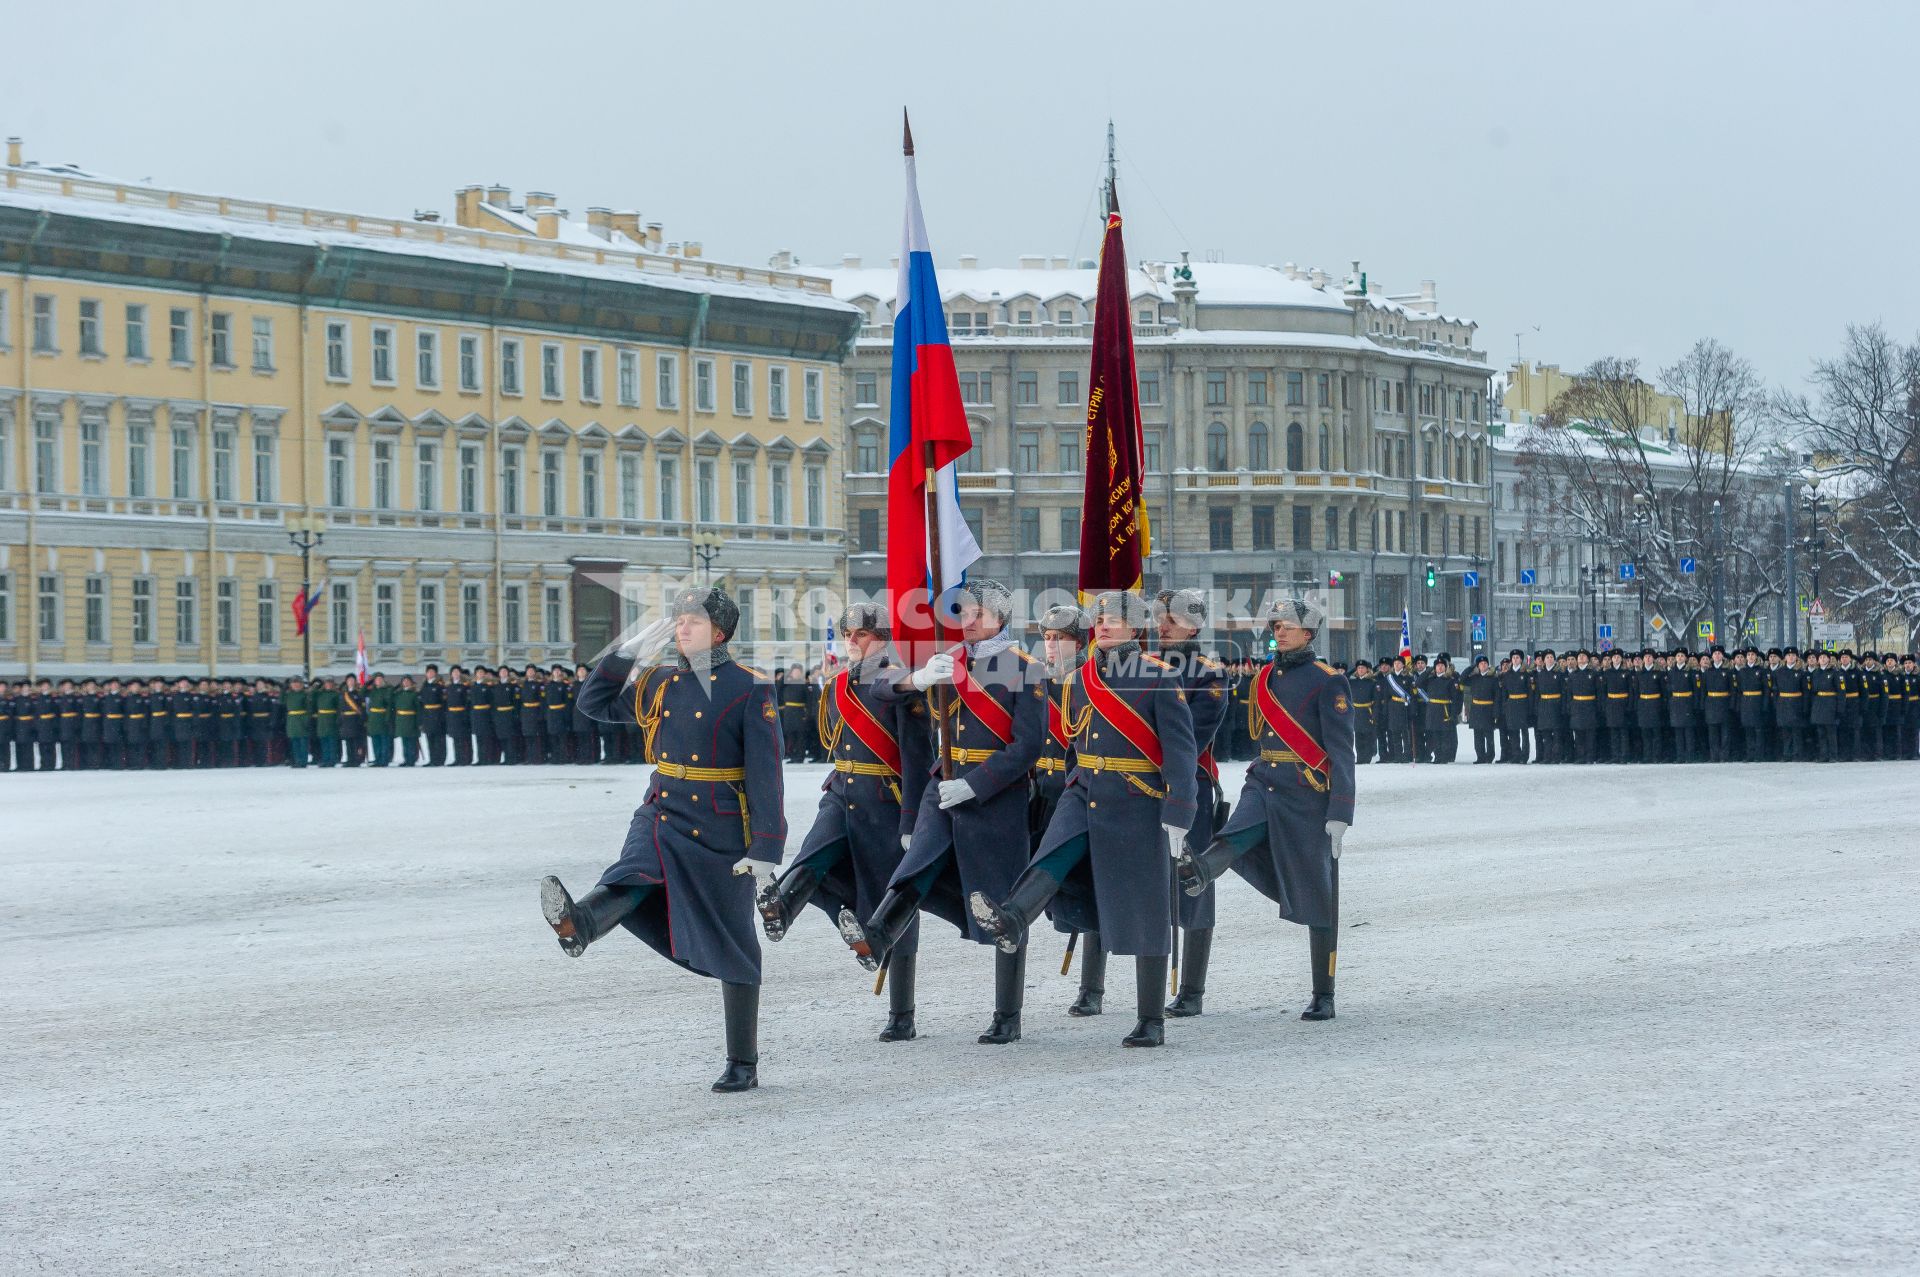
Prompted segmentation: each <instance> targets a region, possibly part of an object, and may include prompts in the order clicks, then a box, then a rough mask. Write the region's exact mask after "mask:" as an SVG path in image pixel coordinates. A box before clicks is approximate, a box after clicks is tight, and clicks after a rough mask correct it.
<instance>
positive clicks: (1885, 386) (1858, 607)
mask: <svg viewBox="0 0 1920 1277" xmlns="http://www.w3.org/2000/svg"><path fill="white" fill-rule="evenodd" d="M1811 382H1812V386H1813V393H1812V394H1810V395H1809V394H1799V393H1782V394H1780V395H1778V396H1776V397H1775V399H1774V412H1775V414H1776V416H1777V417H1778V419H1779V420H1780V422H1781V423H1782V425H1783V426H1785V427H1786V428H1787V429H1788V430H1790V431H1791V432H1792V434H1793V435H1794V437H1795V439H1796V441H1797V442H1798V443H1799V446H1800V447H1801V448H1803V449H1805V450H1806V451H1807V452H1808V453H1810V454H1811V455H1812V462H1813V467H1814V472H1815V473H1816V474H1817V475H1818V476H1819V477H1820V479H1821V485H1820V490H1821V496H1822V497H1823V498H1828V499H1830V503H1831V508H1832V509H1833V510H1834V515H1835V517H1834V520H1833V522H1832V523H1831V525H1829V526H1828V527H1827V528H1826V529H1825V530H1824V536H1823V542H1824V544H1823V552H1824V562H1823V567H1824V569H1825V571H1824V576H1823V580H1822V582H1821V589H1822V592H1823V593H1824V594H1825V595H1826V598H1827V602H1828V605H1829V611H1830V612H1831V613H1833V614H1836V615H1839V616H1842V617H1845V618H1846V619H1849V620H1852V621H1856V622H1862V623H1864V624H1866V625H1868V626H1874V627H1877V626H1878V625H1879V624H1880V623H1881V622H1882V621H1883V620H1885V619H1886V618H1887V617H1890V616H1899V617H1903V618H1905V619H1906V621H1907V624H1908V628H1909V632H1911V631H1912V630H1913V628H1914V627H1915V626H1916V624H1920V338H1916V339H1915V340H1914V341H1912V342H1909V343H1907V344H1905V345H1902V344H1901V343H1900V342H1898V341H1896V340H1894V339H1893V338H1891V337H1889V336H1888V335H1887V333H1886V330H1885V329H1884V328H1882V327H1881V326H1880V325H1878V324H1874V325H1871V326H1868V327H1850V328H1848V329H1847V337H1846V342H1845V344H1844V345H1843V346H1842V348H1841V351H1840V354H1839V355H1838V356H1837V357H1836V358H1833V359H1825V360H1821V361H1819V362H1818V363H1816V364H1815V365H1814V371H1813V376H1812V378H1811Z"/></svg>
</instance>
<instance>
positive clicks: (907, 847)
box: [900, 834, 913, 851]
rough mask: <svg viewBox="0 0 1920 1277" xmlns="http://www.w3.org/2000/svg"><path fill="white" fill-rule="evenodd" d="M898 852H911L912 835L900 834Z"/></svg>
mask: <svg viewBox="0 0 1920 1277" xmlns="http://www.w3.org/2000/svg"><path fill="white" fill-rule="evenodd" d="M900 850H902V851H912V850H913V835H912V834H901V835H900Z"/></svg>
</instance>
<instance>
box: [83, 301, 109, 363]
mask: <svg viewBox="0 0 1920 1277" xmlns="http://www.w3.org/2000/svg"><path fill="white" fill-rule="evenodd" d="M78 310H79V313H80V351H79V354H80V358H82V359H105V358H106V357H107V341H106V334H105V332H104V331H103V329H102V325H101V323H100V299H99V298H98V297H82V298H81V299H80V304H79V307H78Z"/></svg>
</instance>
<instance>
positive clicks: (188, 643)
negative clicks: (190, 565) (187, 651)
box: [173, 576, 200, 655]
mask: <svg viewBox="0 0 1920 1277" xmlns="http://www.w3.org/2000/svg"><path fill="white" fill-rule="evenodd" d="M173 646H174V651H175V654H176V655H177V654H178V653H179V651H180V650H181V649H183V648H192V647H198V646H200V582H199V580H198V579H197V578H195V577H190V576H181V577H175V578H174V581H173Z"/></svg>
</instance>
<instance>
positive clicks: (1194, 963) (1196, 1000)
mask: <svg viewBox="0 0 1920 1277" xmlns="http://www.w3.org/2000/svg"><path fill="white" fill-rule="evenodd" d="M1212 954H1213V928H1212V927H1202V928H1200V929H1199V930H1196V931H1189V932H1187V947H1186V951H1185V952H1183V953H1182V954H1181V955H1180V993H1179V995H1178V996H1177V997H1175V998H1174V1000H1173V1001H1171V1002H1169V1003H1167V1014H1168V1015H1171V1016H1175V1017H1182V1016H1189V1015H1199V1014H1200V1004H1201V1002H1202V1001H1204V1000H1205V998H1206V996H1207V959H1208V958H1209V957H1211V956H1212Z"/></svg>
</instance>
